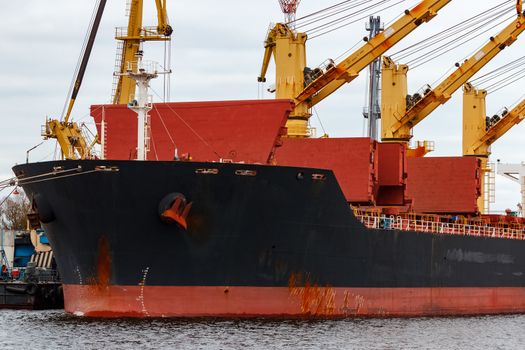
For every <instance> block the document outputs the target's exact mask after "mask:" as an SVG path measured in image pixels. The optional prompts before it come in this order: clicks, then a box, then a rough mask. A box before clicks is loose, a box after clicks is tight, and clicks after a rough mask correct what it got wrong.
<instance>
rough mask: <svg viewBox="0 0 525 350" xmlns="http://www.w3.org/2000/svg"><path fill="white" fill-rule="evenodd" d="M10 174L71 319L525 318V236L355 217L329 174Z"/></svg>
mask: <svg viewBox="0 0 525 350" xmlns="http://www.w3.org/2000/svg"><path fill="white" fill-rule="evenodd" d="M13 170H14V172H15V174H16V175H17V177H18V179H19V180H18V181H19V183H20V185H22V186H23V188H24V190H25V191H26V193H27V194H28V196H29V197H30V198H33V199H34V201H35V203H36V205H37V207H38V211H39V214H40V219H41V221H42V222H43V225H44V228H45V230H46V232H47V233H48V236H49V239H50V241H51V244H52V246H53V250H54V253H55V257H56V259H57V263H58V267H59V269H60V274H61V276H62V278H63V283H64V293H65V308H66V310H67V311H68V312H70V313H74V314H78V315H89V316H137V317H145V316H247V317H250V316H278V317H291V316H312V317H349V316H422V315H453V314H462V315H465V314H491V313H516V312H524V311H525V277H524V275H523V273H524V270H525V256H524V255H523V254H522V252H523V251H524V250H525V241H524V240H523V238H524V236H523V232H521V231H520V230H513V231H509V230H507V231H505V232H503V231H501V232H500V231H496V229H495V228H492V229H491V228H487V227H477V228H476V227H472V225H470V227H467V231H465V227H463V231H461V229H459V230H458V231H456V232H449V231H446V230H445V229H446V228H448V225H443V224H442V225H441V226H440V228H435V227H433V228H432V227H429V226H426V227H425V226H421V225H420V226H417V224H418V223H417V222H416V221H414V222H413V223H411V222H410V221H408V222H406V224H401V225H396V223H398V219H399V218H393V219H388V218H385V217H374V216H373V214H372V213H370V214H364V215H363V216H358V215H356V211H355V210H353V209H352V208H351V207H350V206H349V204H348V203H347V201H346V199H345V197H344V196H343V194H342V191H341V189H340V186H339V185H338V183H337V180H336V178H335V177H334V175H333V172H332V171H330V170H323V169H311V168H295V167H284V166H268V165H253V164H231V163H230V164H225V163H214V162H207V163H200V162H181V161H143V162H139V161H116V160H115V161H103V160H83V161H53V162H44V163H34V164H24V165H18V166H15V167H14V168H13ZM386 219H388V220H386ZM389 220H390V221H389ZM399 220H401V222H402V219H399ZM370 223H372V224H370ZM476 230H477V231H476ZM502 233H503V234H504V235H503V236H502Z"/></svg>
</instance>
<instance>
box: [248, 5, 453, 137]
mask: <svg viewBox="0 0 525 350" xmlns="http://www.w3.org/2000/svg"><path fill="white" fill-rule="evenodd" d="M450 1H451V0H423V1H421V2H420V3H419V4H418V5H416V6H415V7H414V8H412V9H410V10H406V11H405V14H404V15H403V16H401V18H399V19H398V20H397V21H395V22H394V23H393V24H392V25H391V26H390V27H388V28H386V29H385V30H384V31H383V32H382V33H381V34H379V35H377V36H376V37H374V38H372V39H370V40H368V41H367V42H366V43H365V44H364V45H363V46H362V47H361V48H359V49H358V50H356V51H355V52H354V53H352V54H351V55H349V56H348V57H347V58H346V59H344V60H343V61H342V62H340V63H338V64H335V62H333V61H331V62H328V64H327V65H326V66H325V67H324V69H320V68H316V69H313V70H309V69H308V68H306V54H305V42H306V40H307V36H306V34H305V33H294V32H293V31H292V30H290V29H289V28H288V27H287V26H286V25H285V24H278V25H276V26H275V27H274V28H273V29H272V30H270V31H269V33H268V35H267V38H266V41H265V54H264V58H263V64H262V68H261V74H260V76H259V79H258V80H259V81H265V80H266V77H265V75H266V71H267V68H268V64H269V61H270V59H271V56H272V54H273V56H274V59H275V63H276V83H275V84H276V97H277V98H288V99H293V100H294V102H295V109H294V110H293V111H292V113H290V116H289V119H288V123H287V124H286V126H287V127H288V136H291V137H308V136H309V131H308V118H309V117H310V115H311V114H310V108H312V107H313V106H315V105H316V104H317V103H319V102H321V101H322V100H323V99H325V98H326V97H327V96H329V95H330V94H332V93H333V92H334V91H336V90H337V89H338V88H340V87H341V86H342V85H344V84H345V83H348V82H350V81H352V80H353V79H355V78H356V77H357V76H358V75H359V72H360V71H362V70H363V69H365V68H366V67H367V66H368V65H369V64H370V63H371V62H373V61H374V60H375V59H376V58H377V57H379V56H381V55H382V54H383V53H384V52H385V51H387V50H388V49H389V48H391V47H392V46H394V45H395V44H397V43H398V42H399V41H400V40H401V39H403V38H404V37H405V36H407V35H408V34H410V33H411V32H412V31H413V30H414V29H416V28H417V27H418V26H420V25H421V24H422V23H424V22H428V21H430V20H431V19H432V18H434V17H435V16H436V14H437V13H438V11H439V10H441V9H442V8H443V7H444V6H445V5H447V4H448V3H449V2H450ZM305 76H306V77H305Z"/></svg>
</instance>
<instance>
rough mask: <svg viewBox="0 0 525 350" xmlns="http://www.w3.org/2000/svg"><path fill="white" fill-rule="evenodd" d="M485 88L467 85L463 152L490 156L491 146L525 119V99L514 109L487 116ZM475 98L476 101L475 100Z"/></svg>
mask: <svg viewBox="0 0 525 350" xmlns="http://www.w3.org/2000/svg"><path fill="white" fill-rule="evenodd" d="M486 94H487V92H486V91H485V90H476V89H474V88H472V86H470V85H469V84H467V85H466V86H465V93H464V107H463V108H464V112H463V154H464V155H472V156H478V157H488V156H489V155H490V146H491V145H492V144H493V143H494V142H496V141H497V140H498V139H499V138H500V137H502V136H503V135H505V134H506V133H507V132H508V131H509V130H510V129H511V128H512V127H513V126H514V125H517V124H519V123H521V121H522V120H523V119H525V99H524V100H522V101H521V102H520V103H518V104H517V105H516V106H515V107H514V108H513V109H512V110H510V111H509V110H507V109H506V108H504V109H503V110H502V111H501V113H499V114H496V115H494V116H492V117H490V118H489V117H487V118H488V119H485V118H486V113H484V112H485V96H486ZM474 99H475V101H474Z"/></svg>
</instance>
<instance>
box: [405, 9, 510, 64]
mask: <svg viewBox="0 0 525 350" xmlns="http://www.w3.org/2000/svg"><path fill="white" fill-rule="evenodd" d="M513 17H514V15H512V16H510V17H507V18H504V19H503V20H501V21H500V22H498V23H496V24H494V25H492V26H491V27H489V28H487V29H486V30H484V31H482V32H480V33H479V34H477V35H476V37H479V36H480V35H482V34H485V33H487V32H488V31H490V30H492V29H494V28H496V27H498V26H499V25H501V24H503V23H506V22H508V20H509V19H511V18H513ZM477 29H479V28H476V30H477ZM470 40H472V38H470V37H467V38H464V39H463V40H462V41H460V42H458V43H456V44H455V45H452V43H448V44H447V45H444V47H440V49H443V51H437V52H436V53H435V54H433V55H431V56H430V57H428V55H421V56H419V57H418V58H416V59H413V60H412V61H410V62H409V63H408V64H409V65H410V64H412V65H413V66H412V69H415V68H418V67H420V66H422V65H424V64H426V63H428V62H430V61H432V60H434V59H436V58H438V57H441V56H443V55H445V54H447V53H449V52H451V51H453V50H455V49H457V48H458V47H460V46H463V45H464V44H466V43H467V42H469V41H470ZM445 48H446V49H445ZM478 50H479V49H478ZM478 50H476V51H475V52H477V51H478ZM472 54H473V53H472ZM472 54H470V55H468V56H467V57H470V56H472Z"/></svg>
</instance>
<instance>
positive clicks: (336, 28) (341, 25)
mask: <svg viewBox="0 0 525 350" xmlns="http://www.w3.org/2000/svg"><path fill="white" fill-rule="evenodd" d="M391 1H392V0H383V1H381V4H385V3H388V2H391ZM405 1H407V0H399V1H397V2H395V3H393V4H391V5H388V6H385V7H383V8H380V9H377V13H381V12H383V11H385V10H388V9H390V8H393V7H394V6H396V5H399V4H400V3H402V2H405ZM374 7H378V6H377V5H375V6H369V7H368V8H366V9H365V10H372V8H374ZM362 12H364V11H361V12H360V13H362ZM369 16H370V14H366V15H364V16H361V17H359V18H356V19H355V20H352V21H350V22H347V23H343V24H340V25H338V26H337V27H335V28H333V29H329V30H325V31H324V32H320V33H319V34H315V33H317V32H319V31H320V29H319V30H316V31H314V32H313V33H314V34H315V35H312V36H311V37H310V39H315V38H318V37H320V36H323V35H326V34H329V33H332V32H334V31H336V30H339V29H341V28H344V27H346V26H349V25H350V24H353V23H356V22H359V21H362V20H363V19H366V18H368V17H369ZM340 22H342V21H338V22H336V23H334V24H331V25H330V27H332V26H334V25H336V24H339V23H340ZM322 29H324V28H322ZM309 33H310V34H312V32H309Z"/></svg>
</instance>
